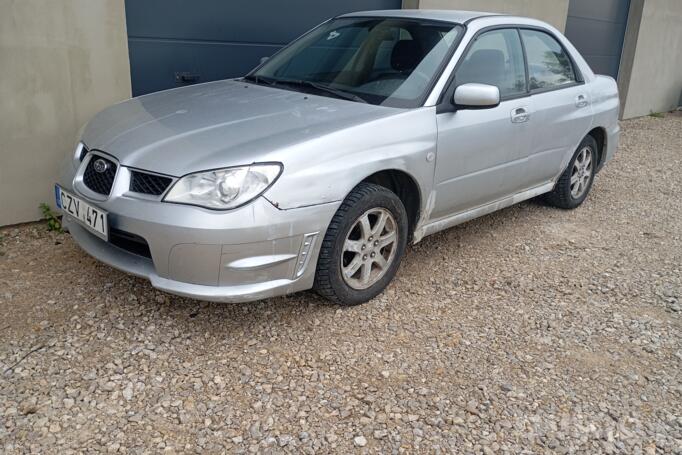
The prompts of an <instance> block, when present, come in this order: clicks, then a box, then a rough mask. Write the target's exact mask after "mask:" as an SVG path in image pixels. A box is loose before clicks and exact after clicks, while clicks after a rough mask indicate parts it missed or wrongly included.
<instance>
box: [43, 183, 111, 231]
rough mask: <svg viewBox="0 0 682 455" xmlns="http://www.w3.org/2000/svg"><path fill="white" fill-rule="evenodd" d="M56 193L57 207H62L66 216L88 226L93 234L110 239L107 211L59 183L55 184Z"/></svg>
mask: <svg viewBox="0 0 682 455" xmlns="http://www.w3.org/2000/svg"><path fill="white" fill-rule="evenodd" d="M54 195H55V199H56V202H57V207H59V208H60V209H62V212H64V214H65V215H66V216H70V217H72V218H73V219H75V220H76V221H77V222H78V223H80V224H82V225H83V226H85V227H86V228H88V229H89V230H90V231H91V232H92V233H93V234H95V235H97V236H99V237H101V238H103V239H104V240H109V223H108V220H107V215H108V214H107V212H105V211H104V210H102V209H100V208H98V207H94V206H92V205H90V204H88V203H87V202H85V201H84V200H83V199H81V198H79V197H78V196H74V195H73V194H71V193H69V192H68V191H64V190H63V189H62V187H60V186H59V185H55V187H54Z"/></svg>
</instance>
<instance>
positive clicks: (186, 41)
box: [126, 0, 401, 96]
mask: <svg viewBox="0 0 682 455" xmlns="http://www.w3.org/2000/svg"><path fill="white" fill-rule="evenodd" d="M400 5H401V0H343V1H332V0H327V1H321V0H286V1H284V0H253V1H250V2H244V1H230V0H195V1H190V0H126V21H127V28H128V45H129V53H130V67H131V78H132V85H133V94H134V95H135V96H137V95H142V94H145V93H150V92H154V91H158V90H164V89H168V88H173V87H177V86H179V85H183V83H179V82H177V81H176V79H175V74H176V73H189V74H191V75H193V76H198V82H207V81H211V80H217V79H225V78H229V77H237V76H241V75H243V74H245V73H246V72H248V71H249V70H251V69H252V68H253V67H255V66H256V65H257V64H258V62H259V61H260V58H261V57H264V56H268V55H272V54H273V53H275V52H276V51H277V50H279V49H280V48H281V47H282V46H283V45H285V44H286V43H288V42H289V41H291V40H293V39H294V38H296V37H298V36H300V35H301V34H302V33H304V32H305V31H307V30H308V29H310V28H312V27H313V26H315V25H317V24H319V23H320V22H323V21H324V20H326V19H328V18H330V17H333V16H336V15H339V14H343V13H347V12H351V11H361V10H371V9H396V8H400Z"/></svg>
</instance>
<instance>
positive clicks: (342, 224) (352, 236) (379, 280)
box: [313, 183, 408, 305]
mask: <svg viewBox="0 0 682 455" xmlns="http://www.w3.org/2000/svg"><path fill="white" fill-rule="evenodd" d="M382 221H383V223H384V224H383V225H381V222H382ZM363 222H365V223H366V224H365V223H363ZM375 231H379V232H378V233H376V232H375ZM373 232H374V235H372V233H373ZM391 232H393V233H394V234H395V235H394V236H392V235H391ZM392 237H394V241H393V242H391V238H392ZM407 237H408V223H407V212H406V211H405V207H404V206H403V203H402V202H401V201H400V199H399V198H398V196H396V195H395V194H394V193H393V192H391V191H389V190H388V189H386V188H384V187H382V186H379V185H374V184H371V183H361V184H359V185H358V186H356V187H355V188H354V189H353V190H352V191H351V192H350V194H349V195H348V196H347V197H346V199H345V200H344V201H343V203H342V204H341V206H340V207H339V209H338V210H337V211H336V214H334V217H333V218H332V221H331V223H330V224H329V227H328V228H327V232H326V233H325V236H324V240H323V241H322V246H321V249H320V255H319V258H318V260H317V269H316V271H315V282H314V285H313V289H314V290H315V291H316V292H317V293H318V294H320V295H321V296H323V297H325V298H327V299H329V300H331V301H332V302H334V303H337V304H339V305H358V304H360V303H364V302H367V301H368V300H371V299H372V298H374V297H376V296H377V295H379V294H380V293H381V292H382V291H383V290H384V289H385V288H386V286H387V285H388V284H389V283H390V282H391V280H392V279H393V277H394V276H395V274H396V272H397V270H398V266H399V265H400V261H401V259H402V256H403V254H404V252H405V246H406V244H407ZM382 258H383V262H382ZM358 264H359V265H358ZM356 267H357V269H356V270H355V272H353V270H354V269H355V268H356ZM367 267H369V269H367ZM367 270H369V272H367ZM344 272H345V273H344ZM351 272H353V273H352V274H351ZM349 274H350V275H349Z"/></svg>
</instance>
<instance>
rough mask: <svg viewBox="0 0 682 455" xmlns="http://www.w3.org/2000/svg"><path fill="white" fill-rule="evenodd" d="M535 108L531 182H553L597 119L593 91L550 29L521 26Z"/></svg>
mask: <svg viewBox="0 0 682 455" xmlns="http://www.w3.org/2000/svg"><path fill="white" fill-rule="evenodd" d="M520 32H521V38H522V41H523V46H524V50H525V53H526V61H527V66H528V82H529V89H530V92H531V106H532V109H533V116H534V118H533V140H532V145H531V147H530V149H529V154H528V160H527V165H526V173H525V174H524V179H525V186H526V187H528V188H530V187H533V186H536V185H540V184H543V183H546V182H549V181H550V180H552V179H553V178H555V177H556V176H557V175H558V174H560V173H561V171H563V168H564V167H565V165H566V162H565V161H566V160H568V159H569V158H570V156H571V155H572V153H573V151H574V150H573V149H574V148H575V147H576V146H577V145H578V143H580V141H581V140H582V138H583V136H584V135H585V134H586V133H587V132H588V131H589V128H590V125H591V123H592V109H591V100H590V93H589V91H588V90H587V87H586V85H585V83H584V82H582V77H581V75H580V74H579V73H578V72H577V70H576V66H575V65H574V64H573V61H572V60H571V58H570V56H569V54H568V52H567V51H566V50H565V49H564V47H563V46H562V45H561V44H560V43H559V41H558V40H557V39H556V38H555V37H553V36H552V35H551V34H550V33H548V32H545V31H542V30H539V29H521V30H520Z"/></svg>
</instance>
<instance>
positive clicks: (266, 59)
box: [260, 57, 270, 65]
mask: <svg viewBox="0 0 682 455" xmlns="http://www.w3.org/2000/svg"><path fill="white" fill-rule="evenodd" d="M268 60H270V57H261V58H260V64H261V65H262V64H263V63H265V62H267V61H268Z"/></svg>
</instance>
